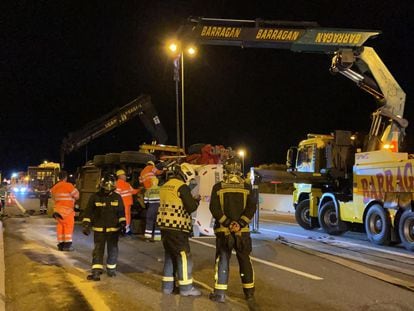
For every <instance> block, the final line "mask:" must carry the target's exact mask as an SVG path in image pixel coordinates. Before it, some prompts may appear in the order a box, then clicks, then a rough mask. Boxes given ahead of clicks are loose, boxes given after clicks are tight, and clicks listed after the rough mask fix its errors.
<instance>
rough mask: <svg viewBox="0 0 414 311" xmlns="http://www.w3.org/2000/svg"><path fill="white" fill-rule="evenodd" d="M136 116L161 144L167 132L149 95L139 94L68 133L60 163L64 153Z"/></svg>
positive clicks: (62, 148) (165, 139)
mask: <svg viewBox="0 0 414 311" xmlns="http://www.w3.org/2000/svg"><path fill="white" fill-rule="evenodd" d="M137 116H138V117H139V118H140V120H141V122H142V123H143V124H144V126H145V128H146V129H147V130H148V131H149V132H150V133H151V135H152V137H153V140H155V141H157V142H158V143H161V144H164V143H165V142H166V141H167V134H166V132H165V129H164V127H163V126H162V124H161V122H160V119H159V117H158V113H157V111H156V110H155V108H154V106H153V105H152V103H151V97H150V96H148V95H141V96H139V97H138V98H136V99H134V100H133V101H131V102H130V103H128V104H126V105H125V106H123V107H120V108H116V109H114V110H113V111H111V112H110V113H108V114H106V115H104V116H102V117H101V118H99V119H97V120H94V121H92V122H90V123H88V124H87V125H86V126H85V127H84V128H82V129H81V130H79V131H76V132H73V133H69V135H68V137H66V138H64V140H63V142H62V145H61V162H62V165H63V159H64V155H65V154H68V153H70V152H72V151H74V150H76V149H78V148H80V147H82V146H84V145H86V144H88V143H89V142H90V141H92V140H94V139H96V138H98V137H100V136H102V135H104V134H106V133H108V132H109V131H111V130H113V129H115V128H117V127H118V126H120V125H122V124H124V123H125V122H127V121H129V120H131V119H133V118H135V117H137Z"/></svg>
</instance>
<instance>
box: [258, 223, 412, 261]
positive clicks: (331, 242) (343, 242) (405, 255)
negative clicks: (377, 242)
mask: <svg viewBox="0 0 414 311" xmlns="http://www.w3.org/2000/svg"><path fill="white" fill-rule="evenodd" d="M260 230H263V231H268V232H274V233H277V234H280V235H290V236H293V237H298V238H302V239H308V238H309V235H300V234H295V233H289V232H284V231H278V230H271V229H263V228H262V229H260ZM313 241H317V242H322V240H321V241H318V240H316V239H313ZM335 243H338V244H344V245H347V246H354V247H359V248H364V249H369V250H373V251H377V252H382V253H386V254H390V255H395V256H400V257H405V258H410V259H414V255H410V254H405V253H400V252H397V251H391V250H388V249H381V248H377V247H375V246H368V245H363V244H357V243H352V242H346V241H341V240H332V241H329V243H326V244H335Z"/></svg>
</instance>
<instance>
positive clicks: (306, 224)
mask: <svg viewBox="0 0 414 311" xmlns="http://www.w3.org/2000/svg"><path fill="white" fill-rule="evenodd" d="M309 210H310V200H309V199H307V200H303V201H301V202H299V204H298V205H297V206H296V209H295V218H296V222H297V223H298V224H299V226H301V227H302V228H303V229H306V230H312V229H313V228H314V227H315V226H314V225H312V221H311V217H310V216H309Z"/></svg>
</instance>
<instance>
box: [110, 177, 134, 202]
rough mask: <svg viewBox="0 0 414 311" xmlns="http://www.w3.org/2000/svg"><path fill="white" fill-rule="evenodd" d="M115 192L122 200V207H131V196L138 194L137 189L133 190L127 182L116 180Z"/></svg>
mask: <svg viewBox="0 0 414 311" xmlns="http://www.w3.org/2000/svg"><path fill="white" fill-rule="evenodd" d="M115 192H116V193H118V194H119V195H120V196H121V197H122V200H123V201H124V205H125V206H129V205H132V203H133V201H132V195H133V194H136V193H138V189H134V188H132V186H131V185H130V184H129V183H128V182H126V181H124V180H122V179H118V180H117V181H116V190H115Z"/></svg>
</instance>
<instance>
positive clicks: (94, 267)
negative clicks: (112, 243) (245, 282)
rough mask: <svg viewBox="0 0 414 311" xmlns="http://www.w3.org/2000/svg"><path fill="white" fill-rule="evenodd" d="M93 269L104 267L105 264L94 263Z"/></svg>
mask: <svg viewBox="0 0 414 311" xmlns="http://www.w3.org/2000/svg"><path fill="white" fill-rule="evenodd" d="M92 269H103V265H100V264H94V265H92Z"/></svg>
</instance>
